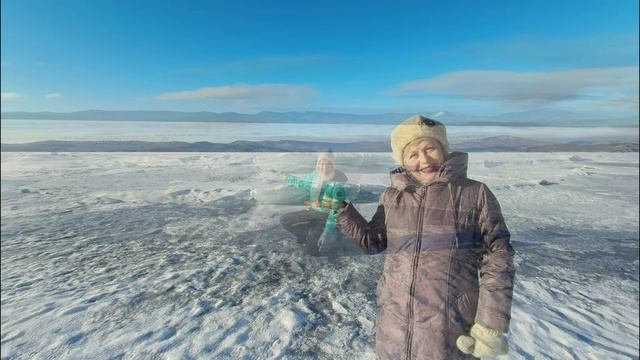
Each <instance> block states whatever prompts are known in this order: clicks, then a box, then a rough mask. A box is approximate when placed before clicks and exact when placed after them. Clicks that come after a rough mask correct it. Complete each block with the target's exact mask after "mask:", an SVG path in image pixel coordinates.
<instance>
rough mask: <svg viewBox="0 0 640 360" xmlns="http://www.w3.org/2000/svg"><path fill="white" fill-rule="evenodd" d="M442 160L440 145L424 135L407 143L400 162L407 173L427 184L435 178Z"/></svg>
mask: <svg viewBox="0 0 640 360" xmlns="http://www.w3.org/2000/svg"><path fill="white" fill-rule="evenodd" d="M444 160H445V154H444V151H443V150H442V145H440V143H439V142H438V141H437V140H435V139H433V138H427V137H424V138H419V139H416V140H414V141H412V142H411V143H409V145H407V147H406V148H405V149H404V152H403V159H402V163H403V165H404V168H405V169H406V170H407V172H408V173H409V174H411V175H412V176H413V177H415V178H416V179H417V180H418V181H420V182H422V183H423V184H428V183H431V182H433V180H435V179H436V177H437V176H438V171H439V170H440V166H442V164H443V163H444Z"/></svg>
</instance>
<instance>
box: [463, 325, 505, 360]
mask: <svg viewBox="0 0 640 360" xmlns="http://www.w3.org/2000/svg"><path fill="white" fill-rule="evenodd" d="M469 335H471V336H467V335H460V336H458V340H456V346H457V347H458V349H460V351H462V352H463V353H465V354H471V355H472V356H475V357H477V358H483V357H489V356H497V355H505V354H506V353H507V352H508V351H509V348H508V346H507V341H506V340H505V339H504V337H503V336H502V333H501V332H500V331H498V330H494V329H490V328H488V327H486V326H484V325H482V324H475V325H473V326H472V327H471V331H470V332H469Z"/></svg>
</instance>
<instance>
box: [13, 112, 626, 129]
mask: <svg viewBox="0 0 640 360" xmlns="http://www.w3.org/2000/svg"><path fill="white" fill-rule="evenodd" d="M423 114H424V115H426V116H429V117H432V118H434V119H437V120H440V121H442V122H444V123H445V124H447V125H476V126H481V125H498V126H631V127H638V116H637V115H636V116H634V117H628V118H618V119H601V118H597V117H594V116H590V115H586V114H580V113H575V112H570V111H564V110H556V109H536V110H531V111H522V112H510V113H504V114H499V115H495V116H473V115H465V114H456V113H451V112H447V111H437V112H424V113H423ZM411 115H413V114H409V113H384V114H344V113H329V112H321V111H302V112H273V111H263V112H259V113H257V114H241V113H235V112H225V113H216V112H208V111H201V112H180V111H107V110H86V111H77V112H68V113H58V112H3V113H2V114H1V117H2V119H16V120H19V119H29V120H91V121H173V122H238V123H309V124H397V123H398V122H400V121H401V120H402V119H405V118H407V117H409V116H411Z"/></svg>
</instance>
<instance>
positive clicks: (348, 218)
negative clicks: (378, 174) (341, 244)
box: [336, 193, 387, 255]
mask: <svg viewBox="0 0 640 360" xmlns="http://www.w3.org/2000/svg"><path fill="white" fill-rule="evenodd" d="M384 196H385V193H383V194H382V195H381V196H380V201H379V203H378V208H377V209H376V213H375V214H374V215H373V217H372V218H371V221H367V220H365V219H364V218H363V217H362V215H360V213H359V212H358V210H356V208H355V207H354V206H353V203H352V202H350V201H348V202H347V206H346V207H345V208H344V210H343V211H341V212H340V213H339V214H338V216H337V219H336V220H337V224H338V227H339V228H340V229H341V230H342V231H343V232H344V233H346V234H347V235H349V236H350V237H351V239H353V241H355V242H356V244H358V246H360V248H361V249H362V250H363V251H364V252H365V253H367V254H369V255H374V254H378V253H380V252H382V251H384V250H385V249H386V248H387V229H386V226H385V213H384V204H383V198H384Z"/></svg>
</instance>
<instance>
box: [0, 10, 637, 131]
mask: <svg viewBox="0 0 640 360" xmlns="http://www.w3.org/2000/svg"><path fill="white" fill-rule="evenodd" d="M1 4H2V9H1V10H2V12H1V16H2V34H1V37H2V43H1V47H2V49H1V50H2V53H1V60H2V66H1V70H2V78H1V88H2V111H77V110H85V109H107V110H183V111H216V112H224V111H237V112H247V113H253V112H258V111H262V110H275V111H288V110H323V111H340V112H351V113H378V112H413V111H421V112H424V111H439V110H447V111H450V112H458V113H467V114H496V113H501V112H509V111H523V110H528V109H537V108H556V109H565V110H571V111H577V112H589V113H594V114H598V115H599V116H605V117H612V118H613V117H628V116H637V113H638V85H637V84H638V2H637V1H635V0H634V1H631V0H628V1H622V0H613V1H606V2H604V1H591V0H580V1H527V2H525V1H493V2H491V3H490V5H491V6H489V3H488V2H478V1H457V2H451V4H447V3H445V2H442V1H437V2H436V1H433V2H431V1H417V2H398V1H393V2H392V1H374V2H372V1H366V2H358V1H354V2H348V3H347V2H345V1H335V2H334V1H322V2H301V1H271V2H266V1H225V2H222V1H217V2H216V1H134V0H132V1H98V0H96V1H31V0H3V1H2V3H1Z"/></svg>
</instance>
